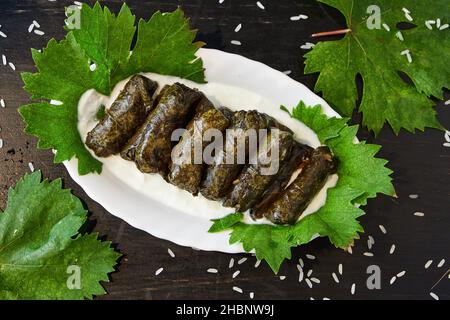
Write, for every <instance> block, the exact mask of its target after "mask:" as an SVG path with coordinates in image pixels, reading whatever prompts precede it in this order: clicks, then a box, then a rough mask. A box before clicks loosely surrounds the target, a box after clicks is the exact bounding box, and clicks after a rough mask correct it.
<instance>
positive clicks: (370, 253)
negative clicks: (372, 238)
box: [363, 252, 373, 257]
mask: <svg viewBox="0 0 450 320" xmlns="http://www.w3.org/2000/svg"><path fill="white" fill-rule="evenodd" d="M363 254H364V255H365V256H366V257H373V253H372V252H364V253H363Z"/></svg>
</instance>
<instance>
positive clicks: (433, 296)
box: [430, 292, 439, 300]
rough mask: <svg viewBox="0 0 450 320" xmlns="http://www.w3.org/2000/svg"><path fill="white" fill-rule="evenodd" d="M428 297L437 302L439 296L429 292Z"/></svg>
mask: <svg viewBox="0 0 450 320" xmlns="http://www.w3.org/2000/svg"><path fill="white" fill-rule="evenodd" d="M430 296H431V297H432V298H433V299H434V300H439V296H438V295H437V294H436V293H434V292H430Z"/></svg>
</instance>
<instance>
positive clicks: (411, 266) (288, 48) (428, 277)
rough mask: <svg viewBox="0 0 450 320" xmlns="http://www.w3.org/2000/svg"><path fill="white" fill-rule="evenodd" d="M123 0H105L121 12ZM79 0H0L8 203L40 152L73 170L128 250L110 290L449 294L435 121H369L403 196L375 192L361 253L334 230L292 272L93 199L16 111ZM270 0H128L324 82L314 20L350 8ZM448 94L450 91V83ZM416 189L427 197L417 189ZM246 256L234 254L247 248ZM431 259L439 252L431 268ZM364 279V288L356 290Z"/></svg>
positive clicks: (48, 165) (443, 153)
mask: <svg viewBox="0 0 450 320" xmlns="http://www.w3.org/2000/svg"><path fill="white" fill-rule="evenodd" d="M121 2H122V1H102V3H104V4H107V5H108V6H109V7H110V8H111V9H112V10H113V11H116V12H117V10H118V8H119V7H120V5H121ZM70 3H71V1H62V0H57V1H55V2H50V1H47V0H35V1H32V0H22V1H19V0H17V1H13V0H2V1H1V2H0V24H1V25H2V27H1V29H0V30H1V31H3V32H4V33H6V34H7V35H8V37H7V38H0V55H1V54H4V55H5V56H6V57H7V59H8V61H11V62H13V63H14V64H15V66H16V68H17V70H16V71H13V70H12V69H11V68H9V67H7V66H6V67H5V66H0V98H3V99H4V100H5V102H6V108H0V127H1V132H0V138H2V139H3V140H4V146H3V148H2V149H0V161H1V162H0V163H1V164H0V187H1V189H0V207H1V208H5V206H6V198H7V189H8V187H10V186H12V185H14V184H15V182H16V181H17V180H18V179H19V178H20V177H21V176H22V175H23V174H24V173H25V172H27V171H28V170H29V169H28V165H27V164H28V163H29V162H33V164H34V166H35V167H36V169H40V170H42V171H43V174H44V176H45V177H48V178H51V179H56V178H58V177H62V178H63V180H64V183H65V187H67V188H71V189H72V190H73V192H74V194H75V195H77V196H78V197H80V198H81V199H82V200H83V201H84V203H85V205H86V207H87V208H88V209H89V211H90V212H91V213H92V215H91V221H92V222H93V224H94V223H95V227H94V229H95V231H98V232H100V234H101V235H104V236H105V238H106V239H109V240H112V241H113V242H114V243H115V244H117V248H118V249H119V250H120V251H121V252H122V253H123V254H124V255H125V257H124V259H122V261H121V263H120V265H119V267H118V271H117V272H116V273H114V274H113V275H112V281H111V282H110V283H107V284H105V287H106V288H107V291H108V292H109V295H106V296H104V297H101V298H102V299H187V298H193V299H218V298H220V299H227V298H231V299H235V298H236V299H237V298H248V296H249V292H251V291H253V292H255V298H257V299H287V298H289V299H308V298H310V297H314V298H317V299H321V298H323V297H328V298H331V299H347V298H354V299H431V297H430V295H429V292H430V291H433V292H435V293H436V294H437V295H439V296H440V298H441V299H449V298H450V290H449V288H450V287H449V278H448V276H445V277H444V279H443V280H442V281H441V282H440V283H439V284H438V285H437V286H435V287H434V288H433V289H432V290H431V288H432V287H433V285H434V284H435V283H436V282H437V281H438V280H439V279H440V278H441V277H442V276H443V275H444V274H445V273H446V271H447V270H448V269H449V262H450V259H449V258H450V256H449V252H450V250H449V249H450V248H449V245H450V232H449V231H450V230H449V226H450V204H449V195H450V183H449V182H450V180H449V177H450V176H449V174H450V148H446V147H444V146H443V143H444V142H445V140H444V133H443V132H441V131H436V130H427V131H426V132H425V133H419V134H416V135H411V134H408V133H405V132H402V133H401V134H400V135H399V136H395V135H394V134H393V133H392V131H391V130H390V129H389V128H385V129H384V130H383V131H382V133H381V135H380V136H379V137H378V138H376V139H374V138H373V137H372V136H371V135H369V134H368V133H367V132H366V131H364V130H361V132H360V134H359V137H360V138H362V139H367V140H369V141H370V142H376V143H378V144H381V145H382V146H383V149H382V151H381V152H380V156H382V157H384V158H387V159H389V160H390V163H389V167H390V168H392V169H393V170H394V171H395V174H394V178H395V187H396V190H397V194H398V196H399V197H398V198H397V199H392V198H388V197H383V196H381V197H379V198H377V199H375V200H371V201H370V202H369V204H368V206H367V207H366V208H365V211H366V213H367V214H366V215H365V216H364V217H362V219H361V221H362V224H363V226H364V228H365V230H366V233H365V234H364V235H362V237H361V239H360V240H358V241H357V242H356V247H355V249H354V250H353V255H349V254H347V253H344V252H343V251H341V250H338V249H335V248H333V247H332V246H331V245H330V244H329V242H328V240H326V239H319V240H316V241H314V242H312V243H311V244H309V245H306V246H303V247H301V248H297V249H295V250H293V259H292V260H291V261H290V262H287V263H285V264H284V265H283V267H282V269H281V271H280V275H284V276H286V279H285V280H284V281H283V280H280V279H279V278H278V277H277V276H274V275H273V273H272V272H271V271H270V270H269V268H268V267H267V266H266V265H261V267H259V269H255V268H254V266H253V265H254V263H255V258H253V257H249V259H248V260H247V261H246V262H245V263H243V264H241V265H239V266H237V267H236V266H235V267H234V268H233V269H228V262H229V260H230V258H231V256H230V255H226V254H221V253H216V252H200V251H194V250H192V249H190V248H184V247H178V246H176V245H174V244H172V243H170V242H167V241H163V240H160V239H157V238H155V237H153V236H151V235H149V234H147V233H145V232H142V231H139V230H136V229H134V228H132V227H130V226H129V225H127V224H126V223H125V222H123V221H121V220H119V219H117V218H115V217H113V216H112V215H110V214H109V213H108V212H106V211H105V210H104V209H103V208H102V207H101V206H100V205H99V204H97V203H95V202H93V201H92V200H90V199H89V198H88V197H87V196H86V194H85V193H84V192H83V190H82V189H81V188H80V187H79V186H77V185H76V184H75V183H74V182H73V181H72V180H71V179H70V177H69V175H68V174H67V172H66V170H65V168H64V167H63V166H62V165H55V164H53V162H52V153H51V151H49V150H47V151H42V150H37V149H36V139H34V138H32V137H30V136H27V135H25V134H24V133H23V132H22V130H23V123H22V121H21V118H20V117H19V114H18V113H17V111H16V110H17V108H18V106H20V105H22V104H25V103H27V102H28V101H29V100H28V98H29V96H28V94H27V93H26V92H24V91H23V90H22V86H23V84H22V81H21V79H20V72H22V71H32V70H34V66H33V62H32V60H31V55H30V48H42V47H43V46H45V45H46V43H47V41H48V40H49V39H50V38H51V37H55V38H56V39H61V38H62V37H63V36H64V31H63V28H62V26H63V19H64V6H66V5H69V4H70ZM262 3H264V5H265V7H266V8H265V10H262V9H260V8H258V7H257V6H256V1H247V0H239V1H238V0H225V1H224V2H223V3H222V4H219V2H218V0H215V1H214V0H210V1H202V0H193V1H180V2H177V1H173V0H172V1H168V0H157V1H142V0H130V1H128V4H129V5H130V6H131V8H132V9H133V12H134V13H135V14H136V15H137V16H138V17H144V18H148V17H150V16H151V14H152V13H153V12H154V11H155V10H158V9H159V10H162V11H170V10H173V9H174V8H176V6H177V5H178V4H180V5H181V6H182V7H183V8H184V10H185V11H186V14H187V15H188V16H189V17H190V18H191V21H192V25H193V26H194V27H196V28H198V29H199V30H200V32H199V35H198V39H199V40H202V41H205V42H206V43H207V46H208V47H211V48H216V49H221V50H224V51H227V52H233V53H238V54H241V55H244V56H246V57H248V58H251V59H255V60H258V61H261V62H263V63H266V64H267V65H269V66H271V67H273V68H276V69H278V70H282V71H285V70H291V71H292V73H291V74H290V76H291V77H292V78H294V79H295V80H298V81H300V82H302V83H304V84H306V85H307V86H308V87H309V88H313V86H314V82H315V80H316V76H305V75H303V58H302V55H303V54H304V53H305V51H304V50H302V49H300V46H301V45H302V44H304V43H305V42H306V41H311V39H310V38H309V35H310V34H311V33H312V32H317V31H324V30H334V29H337V28H340V27H343V26H344V20H343V18H342V16H341V15H340V14H339V12H337V11H336V10H334V9H332V8H329V7H326V6H324V5H320V4H319V3H317V2H316V1H314V0H303V1H301V0H282V1H281V0H277V1H268V0H265V1H264V0H262ZM275 3H276V4H275ZM300 13H302V14H306V15H308V16H309V19H308V20H302V21H291V20H290V17H291V16H294V15H298V14H300ZM33 20H37V21H38V22H39V23H40V25H41V28H40V29H41V30H43V31H44V32H45V35H43V36H38V35H36V34H33V33H31V34H29V33H28V31H27V29H28V26H29V25H30V24H31V23H32V21H33ZM239 23H242V25H243V27H242V30H241V31H239V32H238V33H235V32H234V29H235V27H236V26H237V25H238V24H239ZM233 39H235V40H239V41H241V42H242V45H241V46H236V45H232V44H231V43H230V41H231V40H233ZM446 97H447V99H449V95H448V92H446ZM436 109H437V111H438V113H439V118H440V120H441V122H442V123H443V124H444V125H446V126H447V127H449V126H450V106H444V104H443V103H442V102H437V108H436ZM357 118H358V117H355V119H354V121H355V122H357V121H358V119H357ZM410 194H417V195H419V197H418V198H417V199H411V198H409V195H410ZM416 211H421V212H424V213H425V216H424V217H416V216H414V215H413V213H414V212H416ZM380 224H382V225H384V226H385V227H386V229H387V234H383V233H382V232H381V231H380V229H379V227H378V226H379V225H380ZM369 235H371V236H373V238H374V239H375V245H374V247H373V249H372V252H373V253H374V257H366V256H364V255H363V252H365V251H367V238H368V236H369ZM392 244H395V245H396V250H395V253H394V254H392V255H391V254H389V250H390V247H391V245H392ZM168 248H171V249H172V250H173V251H174V252H175V254H176V257H175V258H171V257H170V256H169V254H168V253H167V249H168ZM306 253H311V254H314V255H315V256H316V257H317V258H316V260H314V261H310V260H307V259H304V260H305V263H306V266H305V268H306V270H308V269H313V270H314V275H315V276H316V277H317V278H319V279H321V283H320V284H318V285H315V286H314V288H313V289H310V288H308V287H307V285H306V284H305V282H302V283H298V281H297V278H298V271H297V269H296V263H297V261H298V258H300V257H303V258H304V256H305V254H306ZM243 256H244V255H237V256H234V258H235V259H236V260H238V259H240V258H242V257H243ZM443 258H447V262H446V263H445V264H444V266H442V267H441V268H438V267H437V264H438V262H439V261H440V260H441V259H443ZM430 259H431V260H433V264H432V265H431V267H430V268H428V269H425V268H424V265H425V263H426V262H427V261H428V260H430ZM339 263H342V264H343V266H344V274H343V276H342V277H341V281H340V283H339V284H337V283H335V282H334V281H333V279H332V277H331V274H332V272H336V270H337V266H338V264H339ZM369 265H378V266H379V267H380V268H381V271H382V289H381V290H369V289H367V287H366V279H367V274H366V269H367V267H368V266H369ZM160 267H164V271H163V273H161V274H160V275H159V276H155V275H154V273H155V270H157V269H158V268H160ZM208 268H217V269H219V270H220V273H219V274H209V273H207V272H206V270H207V269H208ZM238 269H239V270H240V271H241V273H240V275H239V276H238V277H237V278H236V279H232V277H231V275H232V273H233V272H235V271H236V270H238ZM402 270H405V271H406V274H405V276H403V277H402V278H399V279H397V281H396V282H395V283H394V284H393V285H390V284H389V280H390V279H391V277H392V276H394V275H395V274H397V273H398V272H400V271H402ZM353 283H355V284H356V293H355V295H353V296H352V295H351V293H350V287H351V285H352V284H353ZM233 286H239V287H241V288H242V289H243V290H244V294H242V295H241V294H239V293H236V292H234V291H232V287H233Z"/></svg>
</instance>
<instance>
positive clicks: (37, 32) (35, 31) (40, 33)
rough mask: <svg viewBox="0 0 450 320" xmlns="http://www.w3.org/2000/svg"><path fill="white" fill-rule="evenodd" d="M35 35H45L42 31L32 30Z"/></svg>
mask: <svg viewBox="0 0 450 320" xmlns="http://www.w3.org/2000/svg"><path fill="white" fill-rule="evenodd" d="M33 32H34V33H35V34H37V35H38V36H43V35H44V34H45V33H44V31H42V30H37V29H34V31H33Z"/></svg>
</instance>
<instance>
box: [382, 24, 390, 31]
mask: <svg viewBox="0 0 450 320" xmlns="http://www.w3.org/2000/svg"><path fill="white" fill-rule="evenodd" d="M383 28H384V29H386V31H388V32H390V31H391V27H389V26H388V25H387V24H386V23H383Z"/></svg>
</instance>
